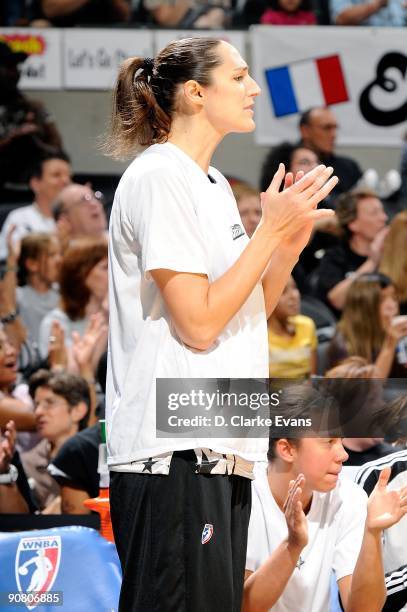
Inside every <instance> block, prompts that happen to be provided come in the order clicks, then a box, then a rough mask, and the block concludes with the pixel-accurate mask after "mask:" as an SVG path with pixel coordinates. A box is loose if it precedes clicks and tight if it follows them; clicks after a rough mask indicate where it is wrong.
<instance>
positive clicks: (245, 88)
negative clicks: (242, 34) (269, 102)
mask: <svg viewBox="0 0 407 612" xmlns="http://www.w3.org/2000/svg"><path fill="white" fill-rule="evenodd" d="M216 53H217V54H218V55H219V56H220V58H221V60H222V63H221V65H220V66H218V67H217V68H215V69H214V70H213V71H212V73H211V78H212V83H211V84H210V85H208V86H199V94H196V95H197V96H198V97H194V101H195V104H200V105H201V108H202V117H203V120H204V121H205V122H206V123H208V128H212V129H213V130H214V131H215V133H217V134H218V135H219V137H223V136H225V134H229V133H230V132H251V131H253V130H254V128H255V123H254V118H253V116H254V101H255V98H256V97H257V96H258V95H259V94H260V87H259V86H258V85H257V83H256V81H254V79H252V77H251V76H250V75H249V70H248V66H247V64H246V62H245V61H244V60H243V59H242V58H241V56H240V54H239V52H238V51H237V49H235V48H234V47H232V45H230V44H229V43H227V42H225V41H221V42H220V44H219V45H218V46H217V48H216ZM188 83H190V84H191V83H192V84H193V83H195V81H188ZM188 83H187V84H188ZM187 84H186V85H187ZM188 91H189V89H188ZM192 92H193V88H191V91H190V93H191V94H192Z"/></svg>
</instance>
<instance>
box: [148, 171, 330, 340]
mask: <svg viewBox="0 0 407 612" xmlns="http://www.w3.org/2000/svg"><path fill="white" fill-rule="evenodd" d="M331 174H332V169H331V168H328V169H327V168H325V167H324V166H319V167H318V168H316V169H315V170H313V171H312V172H310V173H308V174H307V175H306V176H305V177H303V178H302V179H301V180H300V181H298V182H297V183H296V184H295V185H293V186H292V187H290V188H289V189H286V190H285V191H283V192H281V193H279V191H278V190H279V187H280V184H281V182H282V180H283V177H284V166H281V167H280V169H279V170H278V172H277V173H276V175H275V178H274V179H273V181H272V183H271V185H270V187H269V189H268V190H267V192H266V194H264V199H263V202H262V204H263V215H262V221H261V222H260V225H259V227H258V228H257V230H256V232H255V233H254V235H253V237H252V239H251V240H250V242H249V244H248V245H247V246H246V248H245V249H244V251H243V252H242V254H241V255H240V257H239V258H238V259H237V260H236V262H235V263H234V264H233V266H231V268H229V270H227V271H226V272H225V273H224V274H223V275H222V276H221V277H220V278H218V279H217V280H216V281H214V282H213V283H209V281H208V278H207V277H206V276H205V275H202V274H189V273H178V272H174V271H172V270H164V269H158V270H152V271H151V275H152V277H153V279H154V281H155V282H156V284H157V285H158V287H159V289H160V291H161V293H162V295H163V298H164V300H165V302H166V305H167V307H168V310H169V312H170V314H171V318H172V321H173V323H174V325H175V328H176V330H177V333H178V335H179V337H180V338H181V340H182V341H183V342H185V344H187V345H189V346H191V347H193V348H196V349H198V350H207V349H208V348H210V346H211V345H212V344H213V343H214V341H215V340H216V338H217V337H218V336H219V334H220V332H221V331H222V330H223V328H224V327H225V325H226V324H227V323H228V321H229V320H230V319H231V318H232V317H233V316H234V315H235V314H236V313H237V312H238V310H239V309H240V308H241V307H242V306H243V304H244V303H245V301H246V300H247V299H248V297H249V295H250V294H251V292H252V291H253V289H254V287H255V285H256V284H257V283H258V282H259V281H260V280H261V278H262V275H263V273H264V271H265V270H266V268H267V266H268V264H269V262H270V260H271V258H272V256H273V255H274V254H275V253H276V251H277V249H279V252H278V253H276V254H275V255H274V257H275V258H276V260H277V261H278V262H279V265H278V266H277V265H276V266H274V265H271V266H270V269H269V270H268V272H267V276H268V281H267V283H268V288H267V289H266V292H267V295H266V300H267V303H268V304H269V305H270V306H273V304H274V305H275V303H276V302H277V300H278V299H279V297H280V295H281V292H282V289H283V287H284V286H285V284H286V282H287V280H288V276H289V274H290V273H291V269H292V267H293V265H294V264H295V262H296V260H297V259H298V256H299V253H300V252H301V250H302V248H303V246H302V241H301V240H298V235H302V234H303V233H304V232H305V233H307V235H309V232H310V231H311V228H312V225H313V223H314V221H315V220H316V219H319V218H322V217H325V216H331V215H332V211H329V210H324V209H322V210H315V208H316V206H317V204H318V202H319V201H320V200H321V199H323V198H324V197H326V194H327V193H329V192H330V191H331V189H333V187H334V186H335V184H336V183H337V179H336V177H333V178H331V179H330V180H328V182H326V181H327V179H328V178H329V176H330V175H331ZM310 226H311V227H310ZM267 283H266V284H267ZM273 307H274V306H273ZM269 309H270V308H269V307H268V310H269Z"/></svg>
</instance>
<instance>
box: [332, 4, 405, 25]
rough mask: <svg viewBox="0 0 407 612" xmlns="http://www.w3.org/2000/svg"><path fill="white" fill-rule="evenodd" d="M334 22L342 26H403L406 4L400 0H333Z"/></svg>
mask: <svg viewBox="0 0 407 612" xmlns="http://www.w3.org/2000/svg"><path fill="white" fill-rule="evenodd" d="M330 8H331V18H332V23H336V25H341V26H349V25H365V26H371V27H402V26H404V25H405V24H406V4H405V3H403V2H399V0H331V7H330Z"/></svg>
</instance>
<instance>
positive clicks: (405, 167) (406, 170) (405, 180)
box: [400, 133, 407, 203]
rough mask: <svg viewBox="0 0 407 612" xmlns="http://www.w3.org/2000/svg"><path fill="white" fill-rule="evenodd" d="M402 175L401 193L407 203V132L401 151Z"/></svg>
mask: <svg viewBox="0 0 407 612" xmlns="http://www.w3.org/2000/svg"><path fill="white" fill-rule="evenodd" d="M400 177H401V188H400V195H401V197H402V199H403V200H404V201H405V202H406V203H407V133H406V134H405V135H404V143H403V148H402V151H401V160H400Z"/></svg>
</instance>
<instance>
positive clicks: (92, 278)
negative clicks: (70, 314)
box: [85, 257, 108, 301]
mask: <svg viewBox="0 0 407 612" xmlns="http://www.w3.org/2000/svg"><path fill="white" fill-rule="evenodd" d="M107 283H108V275H107V257H105V259H101V260H100V261H99V262H98V263H97V264H96V266H94V267H93V268H92V270H91V271H90V272H89V274H88V276H87V277H86V281H85V285H86V287H87V288H88V289H89V291H90V293H91V295H92V296H93V297H95V298H96V299H97V300H100V301H103V300H104V299H105V297H106V295H107Z"/></svg>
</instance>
